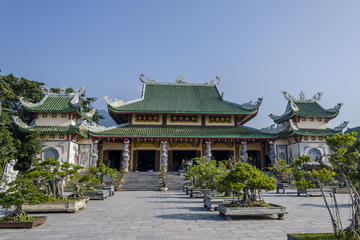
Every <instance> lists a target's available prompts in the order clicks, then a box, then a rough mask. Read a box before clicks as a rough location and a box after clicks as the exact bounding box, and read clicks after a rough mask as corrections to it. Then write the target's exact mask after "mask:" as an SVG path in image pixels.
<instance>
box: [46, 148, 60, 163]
mask: <svg viewBox="0 0 360 240" xmlns="http://www.w3.org/2000/svg"><path fill="white" fill-rule="evenodd" d="M59 156H60V154H59V151H58V150H57V149H56V148H53V147H49V148H46V149H45V150H44V151H43V153H42V156H41V158H42V160H46V159H48V158H53V159H55V160H59Z"/></svg>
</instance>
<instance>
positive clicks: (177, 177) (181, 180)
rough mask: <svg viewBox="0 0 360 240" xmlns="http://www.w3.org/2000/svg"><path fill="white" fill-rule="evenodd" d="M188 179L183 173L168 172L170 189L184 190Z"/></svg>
mask: <svg viewBox="0 0 360 240" xmlns="http://www.w3.org/2000/svg"><path fill="white" fill-rule="evenodd" d="M185 182H186V179H185V177H184V175H183V174H180V173H178V172H168V190H169V191H182V190H183V187H184V184H185Z"/></svg>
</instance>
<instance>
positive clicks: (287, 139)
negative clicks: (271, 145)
mask: <svg viewBox="0 0 360 240" xmlns="http://www.w3.org/2000/svg"><path fill="white" fill-rule="evenodd" d="M283 94H284V97H285V99H286V100H287V106H286V110H285V113H284V114H282V115H280V116H276V115H274V114H270V117H271V118H272V119H273V121H274V122H275V124H276V127H274V126H273V127H272V128H273V129H274V132H276V131H277V132H278V134H279V135H278V138H277V140H276V141H275V153H276V159H278V158H281V159H284V160H286V162H288V163H291V162H293V161H294V160H295V158H296V157H299V156H301V155H308V156H310V158H311V159H312V160H315V159H316V158H321V157H322V156H326V155H328V154H329V153H330V148H329V146H328V145H327V144H326V138H327V137H329V136H332V135H335V134H337V133H342V131H343V129H344V128H345V127H346V126H347V124H348V122H343V123H342V124H341V125H340V126H338V127H335V128H334V129H332V128H328V127H327V124H328V122H329V121H330V120H332V119H334V118H336V117H337V116H338V114H339V111H340V108H341V106H342V104H341V103H338V104H337V105H336V106H335V107H333V108H330V109H325V108H323V107H322V106H321V105H320V104H319V101H320V98H321V95H322V94H321V93H317V94H316V95H315V96H314V97H312V98H310V99H307V98H305V94H304V93H303V92H301V93H300V97H299V98H294V97H293V96H291V95H290V94H289V93H287V92H283Z"/></svg>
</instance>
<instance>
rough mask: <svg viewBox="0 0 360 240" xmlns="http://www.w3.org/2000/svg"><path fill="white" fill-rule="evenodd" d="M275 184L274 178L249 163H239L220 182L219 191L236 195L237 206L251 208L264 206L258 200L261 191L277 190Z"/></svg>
mask: <svg viewBox="0 0 360 240" xmlns="http://www.w3.org/2000/svg"><path fill="white" fill-rule="evenodd" d="M275 183H276V181H275V179H274V178H272V177H268V176H266V175H265V174H264V173H263V172H261V171H260V170H258V169H256V167H254V166H252V165H250V164H247V163H239V164H237V166H236V167H235V168H234V169H232V170H230V171H229V172H228V173H227V174H226V175H225V176H224V177H223V178H222V179H220V180H219V182H218V189H219V190H220V191H222V192H233V193H235V194H236V195H237V206H241V207H251V206H255V205H257V204H260V205H262V202H261V201H258V200H257V196H259V199H261V196H260V191H261V190H266V191H270V190H274V189H276V185H275ZM241 196H242V198H241Z"/></svg>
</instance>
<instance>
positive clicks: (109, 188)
mask: <svg viewBox="0 0 360 240" xmlns="http://www.w3.org/2000/svg"><path fill="white" fill-rule="evenodd" d="M93 188H95V189H96V190H105V191H108V192H109V197H111V196H114V194H115V186H114V185H105V186H93Z"/></svg>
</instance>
